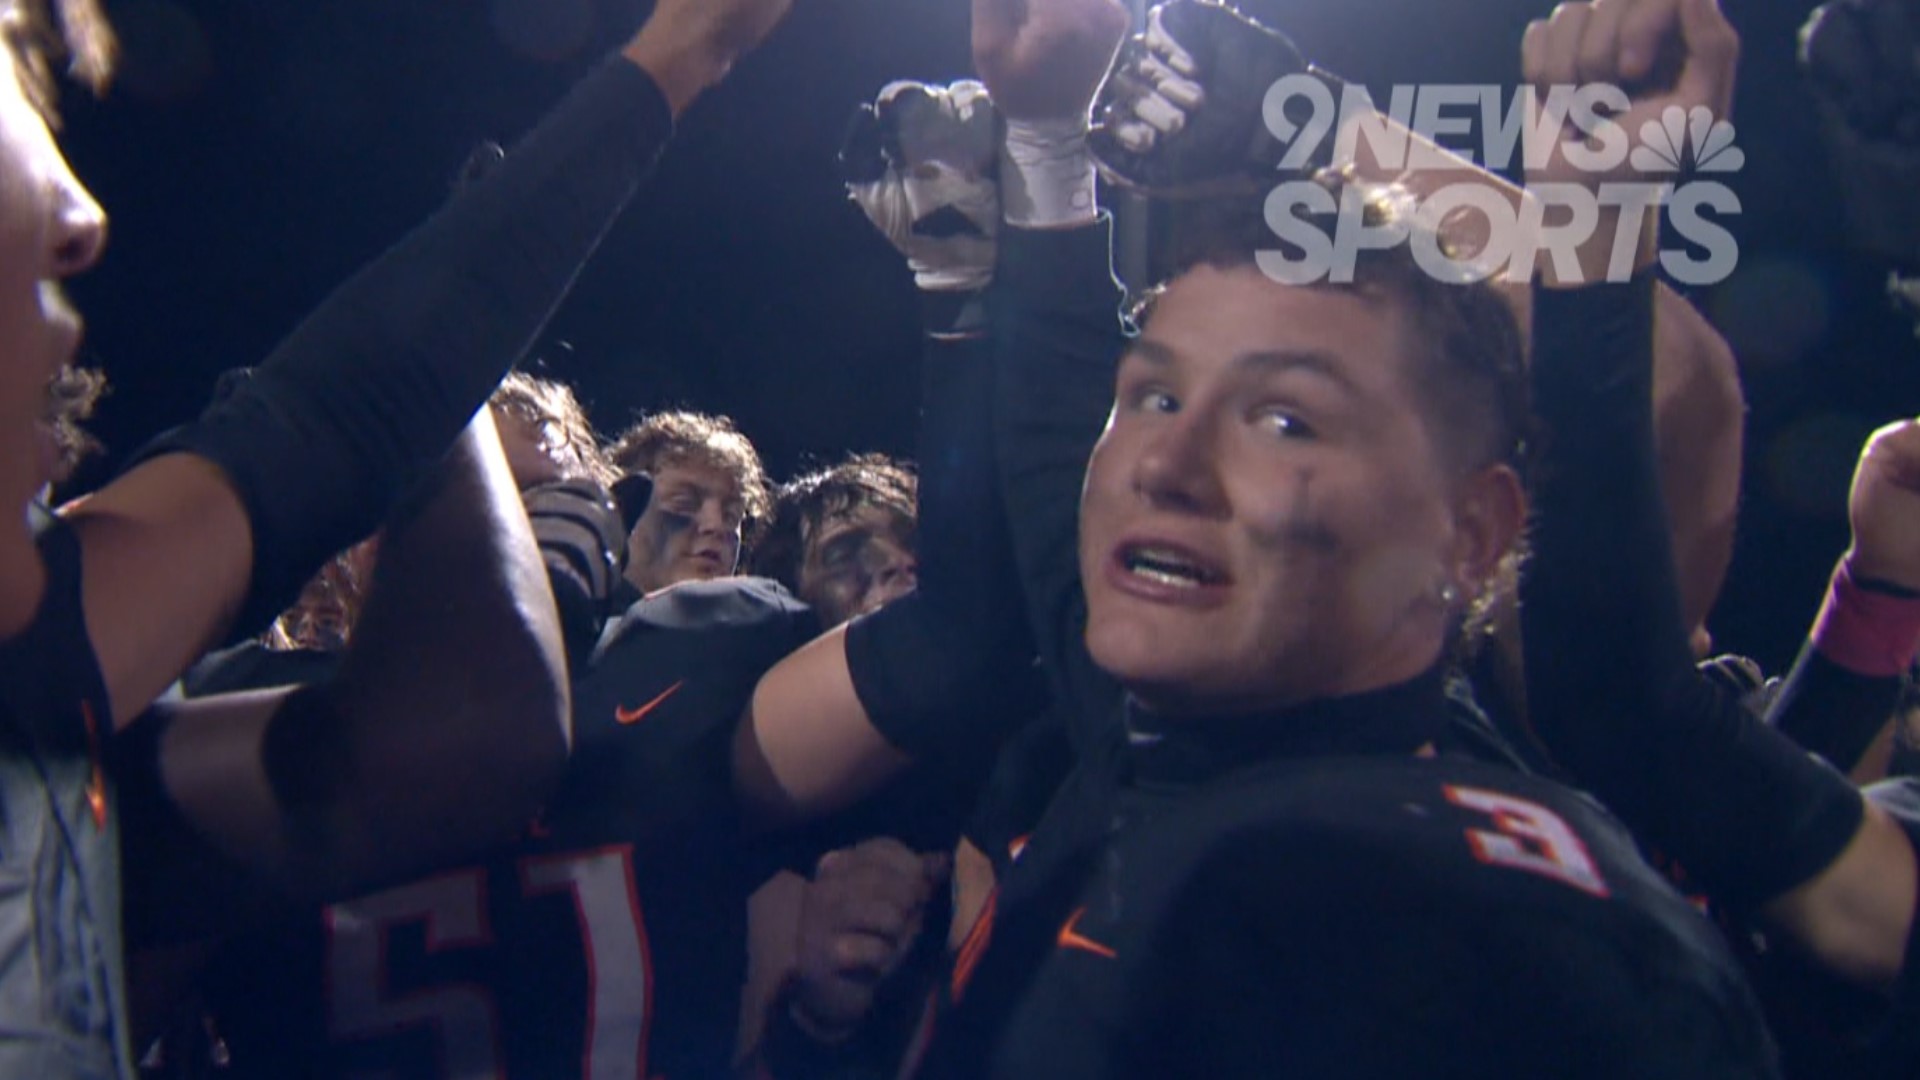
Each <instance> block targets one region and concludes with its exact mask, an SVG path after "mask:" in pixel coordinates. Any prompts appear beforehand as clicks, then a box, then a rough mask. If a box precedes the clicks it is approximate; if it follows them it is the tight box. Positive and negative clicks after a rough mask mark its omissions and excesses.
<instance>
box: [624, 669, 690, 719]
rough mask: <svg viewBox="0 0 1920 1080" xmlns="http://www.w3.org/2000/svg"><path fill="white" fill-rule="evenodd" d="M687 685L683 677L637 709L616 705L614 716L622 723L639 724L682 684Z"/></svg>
mask: <svg viewBox="0 0 1920 1080" xmlns="http://www.w3.org/2000/svg"><path fill="white" fill-rule="evenodd" d="M685 685H687V680H685V679H681V680H680V681H679V682H677V683H674V684H673V685H672V686H669V687H667V688H666V689H665V690H662V691H660V696H659V697H657V698H654V699H653V700H652V701H649V702H647V703H646V704H645V705H642V706H640V707H639V708H637V709H623V708H621V707H620V706H618V705H615V706H614V707H613V718H614V719H615V720H617V721H619V722H620V723H622V724H637V723H639V722H640V721H642V720H645V719H646V718H647V714H648V713H650V712H652V711H653V710H655V709H657V708H659V707H660V706H661V705H662V704H663V703H664V702H665V701H666V700H667V699H668V698H670V697H672V696H673V695H674V694H675V693H676V692H677V691H678V690H679V689H680V688H681V687H682V686H685Z"/></svg>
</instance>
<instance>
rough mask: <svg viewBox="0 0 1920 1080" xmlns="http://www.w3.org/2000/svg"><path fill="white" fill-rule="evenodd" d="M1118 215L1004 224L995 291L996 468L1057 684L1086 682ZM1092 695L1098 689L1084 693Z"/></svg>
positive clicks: (1118, 324) (1117, 298)
mask: <svg viewBox="0 0 1920 1080" xmlns="http://www.w3.org/2000/svg"><path fill="white" fill-rule="evenodd" d="M1111 236H1112V226H1111V221H1110V219H1105V218H1103V219H1101V220H1100V221H1098V222H1096V223H1095V224H1092V225H1089V226H1086V227H1083V228H1077V229H1064V230H1031V229H1012V228H1010V229H1008V230H1007V231H1006V233H1005V234H1003V238H1002V245H1001V256H1000V268H999V270H998V271H997V274H996V279H995V286H994V292H993V296H992V305H993V308H992V319H993V326H994V333H995V336H996V350H997V353H996V362H997V365H998V387H997V389H996V392H995V401H994V409H995V424H996V427H997V438H998V441H999V452H1000V469H1001V478H1002V484H1003V490H1004V492H1005V496H1004V497H1005V499H1006V505H1007V511H1008V521H1009V523H1010V526H1011V529H1012V537H1013V545H1014V552H1015V556H1016V558H1017V560H1018V567H1019V573H1020V579H1021V581H1022V583H1023V587H1024V589H1025V590H1026V597H1027V605H1028V617H1029V620H1030V621H1031V623H1032V626H1033V634H1034V639H1035V641H1036V642H1037V643H1038V644H1039V646H1040V649H1041V656H1042V659H1043V660H1044V661H1045V662H1046V663H1047V665H1048V666H1049V667H1050V668H1051V669H1052V670H1053V671H1054V673H1055V675H1056V677H1060V678H1065V679H1068V680H1069V681H1070V682H1082V681H1085V680H1087V679H1089V678H1090V677H1091V676H1090V674H1089V673H1090V671H1091V665H1090V662H1089V661H1088V660H1087V659H1086V656H1085V646H1084V644H1083V642H1082V639H1081V635H1082V633H1083V632H1084V626H1085V598H1084V595H1083V594H1082V592H1081V586H1080V561H1079V557H1080V553H1079V533H1080V529H1079V508H1080V489H1081V486H1082V485H1083V483H1084V481H1085V478H1086V469H1087V461H1088V458H1089V457H1090V455H1091V454H1092V451H1093V447H1094V444H1095V443H1096V442H1098V441H1099V438H1100V433H1101V431H1102V430H1103V429H1104V427H1105V425H1106V420H1107V415H1108V413H1109V412H1110V411H1111V409H1112V406H1113V380H1114V369H1115V365H1116V364H1117V363H1118V362H1119V358H1120V354H1121V351H1122V350H1123V349H1124V348H1125V345H1126V334H1125V327H1124V324H1123V323H1122V321H1121V318H1120V312H1119V308H1120V302H1121V295H1122V290H1121V288H1120V286H1119V283H1118V282H1117V281H1115V279H1114V277H1113V272H1112V269H1111V267H1112V262H1111V255H1110V251H1111ZM1083 689H1090V688H1083Z"/></svg>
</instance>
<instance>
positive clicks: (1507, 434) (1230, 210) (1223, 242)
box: [1134, 170, 1534, 660]
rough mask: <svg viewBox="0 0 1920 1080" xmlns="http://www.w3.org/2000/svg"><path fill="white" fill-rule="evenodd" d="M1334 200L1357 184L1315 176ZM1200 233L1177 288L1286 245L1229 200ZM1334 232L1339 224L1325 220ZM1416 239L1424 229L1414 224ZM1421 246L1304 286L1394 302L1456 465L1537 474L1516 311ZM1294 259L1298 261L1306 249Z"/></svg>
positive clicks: (1368, 210) (1474, 628)
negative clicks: (1440, 270) (1422, 256)
mask: <svg viewBox="0 0 1920 1080" xmlns="http://www.w3.org/2000/svg"><path fill="white" fill-rule="evenodd" d="M1314 179H1315V180H1316V181H1317V182H1318V183H1320V184H1322V185H1324V186H1326V187H1328V188H1329V189H1331V190H1332V191H1333V194H1334V200H1335V203H1336V204H1338V202H1339V201H1340V196H1341V194H1342V191H1343V189H1344V188H1345V187H1347V186H1348V185H1349V183H1350V181H1349V180H1348V178H1347V177H1346V176H1344V175H1342V174H1339V173H1335V172H1332V171H1327V170H1323V171H1322V172H1321V173H1320V174H1319V175H1318V176H1316V177H1315V178H1314ZM1357 194H1359V195H1360V197H1361V198H1362V200H1363V202H1364V205H1365V211H1364V214H1365V218H1364V220H1365V221H1366V223H1367V224H1368V225H1372V226H1376V227H1385V226H1387V225H1390V224H1393V223H1394V222H1395V221H1402V222H1404V213H1403V211H1402V210H1401V209H1400V207H1401V201H1400V200H1399V199H1398V198H1397V190H1396V189H1394V188H1392V187H1390V186H1378V185H1374V186H1361V187H1359V188H1358V189H1357ZM1188 224H1189V225H1191V226H1192V227H1191V229H1190V231H1189V232H1188V233H1187V234H1186V235H1185V236H1184V237H1183V238H1182V240H1183V242H1182V243H1181V244H1180V245H1179V246H1178V247H1177V249H1176V250H1177V252H1178V256H1177V258H1176V260H1175V265H1176V267H1177V269H1176V270H1175V271H1174V273H1173V274H1172V275H1170V276H1169V277H1168V279H1167V281H1168V282H1171V281H1173V280H1175V279H1178V278H1179V277H1181V276H1182V275H1184V274H1186V273H1187V272H1189V271H1191V270H1193V269H1195V268H1197V267H1200V266H1210V267H1213V268H1215V269H1235V268H1239V267H1243V266H1250V265H1257V264H1258V259H1257V253H1258V252H1260V251H1262V250H1273V249H1276V248H1284V246H1285V245H1284V244H1283V243H1282V242H1281V240H1280V239H1279V237H1278V236H1276V235H1275V233H1274V232H1273V230H1272V229H1271V228H1270V227H1269V226H1268V225H1267V223H1266V219H1265V216H1264V207H1263V206H1262V205H1261V204H1260V203H1258V202H1246V201H1242V200H1229V201H1226V202H1223V203H1219V204H1214V205H1211V206H1208V207H1206V208H1205V209H1204V210H1201V211H1200V212H1198V213H1196V214H1194V215H1193V220H1192V221H1191V222H1189V223H1188ZM1323 225H1324V227H1325V228H1326V229H1327V230H1328V231H1329V232H1330V231H1331V230H1332V228H1333V221H1332V219H1331V218H1330V217H1329V218H1327V219H1326V220H1325V221H1324V222H1323ZM1406 227H1407V229H1408V231H1409V233H1410V234H1411V233H1412V232H1413V231H1414V230H1417V229H1419V228H1420V227H1421V226H1419V225H1415V224H1407V225H1406ZM1413 240H1414V238H1413V237H1412V236H1411V235H1409V238H1408V240H1407V241H1406V242H1403V243H1399V244H1394V245H1391V246H1389V247H1384V248H1371V247H1362V248H1361V249H1360V250H1359V251H1358V252H1357V253H1356V259H1355V265H1354V273H1353V280H1352V281H1351V283H1335V282H1316V283H1314V284H1310V285H1302V286H1297V287H1299V288H1310V289H1329V290H1334V291H1338V292H1348V293H1357V294H1359V295H1361V296H1374V297H1386V298H1389V299H1391V300H1392V301H1394V302H1396V303H1397V304H1398V305H1399V306H1400V308H1401V309H1402V311H1403V312H1404V313H1405V335H1406V339H1407V344H1408V346H1409V348H1410V349H1412V350H1413V354H1414V355H1413V359H1414V360H1415V362H1414V363H1412V364H1409V365H1408V370H1409V374H1410V375H1411V376H1412V377H1413V378H1414V379H1415V380H1416V381H1417V385H1418V387H1419V391H1420V393H1419V395H1418V401H1419V403H1420V408H1421V409H1422V411H1423V412H1424V413H1425V415H1426V417H1427V420H1428V421H1429V423H1430V424H1431V425H1432V428H1433V434H1434V437H1435V439H1436V440H1437V441H1438V442H1439V443H1440V444H1441V446H1442V448H1443V450H1445V451H1447V452H1449V453H1450V454H1451V455H1452V456H1453V458H1454V463H1455V464H1456V465H1459V466H1462V467H1464V468H1465V469H1468V470H1477V469H1482V468H1486V467H1488V466H1491V465H1495V464H1504V465H1507V466H1510V467H1512V468H1513V469H1514V470H1515V471H1516V472H1518V473H1519V474H1520V475H1521V477H1522V478H1523V480H1524V478H1525V477H1526V475H1527V471H1528V470H1527V463H1528V455H1529V447H1530V446H1531V445H1532V444H1533V441H1534V440H1533V438H1532V436H1533V407H1532V403H1531V401H1530V400H1529V395H1528V392H1527V385H1528V383H1527V360H1526V346H1525V342H1524V340H1523V339H1522V337H1521V334H1520V324H1519V321H1518V319H1517V318H1516V317H1515V316H1514V313H1513V309H1512V308H1511V307H1510V306H1508V304H1507V301H1506V299H1505V298H1504V297H1502V296H1501V295H1500V293H1499V292H1498V291H1497V290H1496V289H1494V287H1493V286H1492V285H1490V284H1488V283H1487V282H1484V281H1480V282H1464V281H1456V280H1447V279H1445V278H1441V277H1436V276H1434V275H1432V274H1430V273H1428V272H1427V270H1426V268H1425V267H1423V266H1421V265H1420V263H1419V262H1418V260H1417V259H1416V258H1415V256H1414V246H1413ZM1427 240H1428V241H1429V242H1432V243H1434V244H1435V245H1436V247H1437V248H1439V249H1440V250H1441V251H1446V252H1448V253H1449V254H1451V252H1450V250H1449V246H1448V245H1447V244H1446V243H1445V242H1444V241H1442V240H1439V239H1437V238H1434V237H1432V236H1428V237H1427ZM1292 254H1294V255H1298V254H1299V253H1298V252H1293V253H1292ZM1165 288H1166V283H1163V284H1161V285H1158V286H1156V287H1155V288H1153V289H1151V290H1149V291H1148V292H1147V293H1146V294H1144V296H1143V298H1142V299H1141V301H1140V303H1139V304H1137V305H1136V306H1135V308H1134V319H1135V321H1136V322H1141V323H1144V322H1145V320H1146V318H1147V316H1149V315H1150V314H1151V311H1152V306H1153V301H1154V300H1155V299H1156V298H1157V297H1158V295H1159V294H1160V293H1161V292H1163V291H1164V290H1165ZM1526 555H1527V542H1526V538H1525V536H1524V535H1523V536H1522V537H1520V539H1519V540H1518V541H1517V542H1516V543H1515V545H1514V547H1513V549H1512V550H1510V551H1508V552H1507V553H1506V555H1505V557H1504V558H1503V559H1502V560H1501V563H1500V566H1499V568H1498V570H1497V571H1496V573H1495V575H1494V580H1493V582H1492V587H1491V588H1489V589H1488V590H1486V591H1485V592H1483V593H1482V594H1481V596H1480V598H1479V600H1478V602H1477V603H1475V604H1474V605H1472V607H1471V608H1470V609H1469V610H1468V612H1467V614H1466V618H1465V619H1464V621H1463V624H1462V625H1461V626H1460V627H1458V628H1457V631H1456V637H1455V639H1454V641H1453V649H1452V651H1453V654H1454V656H1455V658H1456V659H1459V660H1464V659H1466V658H1468V657H1470V656H1472V655H1473V654H1474V653H1475V652H1476V651H1477V650H1478V648H1479V647H1480V646H1481V644H1482V643H1483V642H1484V639H1485V638H1486V637H1488V636H1489V635H1491V634H1492V633H1493V631H1494V629H1495V627H1494V621H1495V616H1496V614H1497V612H1496V606H1497V604H1498V603H1499V602H1500V598H1501V596H1502V595H1503V593H1504V592H1510V591H1511V590H1512V589H1513V587H1514V586H1515V583H1517V581H1518V574H1519V568H1520V566H1521V565H1522V564H1523V563H1524V562H1525V561H1526Z"/></svg>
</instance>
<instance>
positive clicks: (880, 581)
mask: <svg viewBox="0 0 1920 1080" xmlns="http://www.w3.org/2000/svg"><path fill="white" fill-rule="evenodd" d="M918 570H919V564H918V562H917V561H916V560H915V558H914V554H913V532H912V522H910V521H906V520H904V519H902V518H901V517H900V515H898V514H896V513H894V512H892V511H890V510H885V509H882V508H880V507H878V506H872V505H867V506H859V507H855V508H854V509H853V510H852V511H850V512H848V513H845V514H840V515H836V516H834V517H831V518H828V519H827V520H826V521H824V522H822V523H821V525H820V527H819V528H817V529H815V530H814V531H813V534H812V535H811V536H809V537H807V543H806V550H805V552H804V553H803V560H802V562H801V564H800V599H802V600H804V601H806V602H807V605H808V606H809V607H811V608H813V610H814V611H816V612H818V613H819V615H820V618H821V620H822V621H823V622H825V623H826V624H827V625H829V626H837V625H839V624H840V623H843V622H846V621H847V620H848V619H851V618H853V617H854V616H855V615H864V614H866V613H867V612H869V611H877V610H879V609H880V608H881V607H882V606H883V605H885V604H887V603H888V602H890V601H893V600H897V599H899V598H900V597H902V596H905V595H906V594H907V593H909V592H912V591H913V587H914V585H915V584H916V583H917V582H918V581H919V577H918Z"/></svg>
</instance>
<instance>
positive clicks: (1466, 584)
mask: <svg viewBox="0 0 1920 1080" xmlns="http://www.w3.org/2000/svg"><path fill="white" fill-rule="evenodd" d="M1453 518H1454V537H1453V550H1452V551H1451V552H1450V553H1449V556H1448V563H1449V566H1448V572H1449V576H1450V578H1451V580H1452V581H1453V583H1454V585H1455V587H1456V588H1458V589H1460V591H1461V592H1462V594H1463V595H1468V596H1471V595H1476V594H1478V593H1479V592H1481V591H1483V590H1484V588H1485V587H1486V583H1487V582H1490V581H1492V580H1493V578H1494V576H1495V575H1496V574H1497V573H1498V572H1499V570H1500V563H1501V560H1502V559H1504V558H1506V556H1507V553H1508V552H1509V551H1512V550H1513V548H1514V545H1516V544H1518V543H1519V542H1520V535H1521V531H1522V530H1523V529H1525V527H1526V523H1527V495H1526V490H1525V488H1524V487H1523V486H1522V485H1521V483H1520V475H1519V474H1518V473H1516V472H1515V471H1514V470H1513V468H1512V466H1510V465H1507V464H1505V463H1501V464H1497V465H1490V466H1488V467H1486V468H1484V469H1481V470H1479V471H1478V472H1476V473H1473V474H1472V475H1469V476H1468V477H1466V478H1465V479H1464V480H1463V481H1462V482H1461V484H1460V486H1459V489H1458V491H1457V493H1456V494H1455V496H1454V500H1453Z"/></svg>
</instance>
